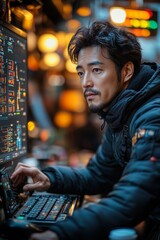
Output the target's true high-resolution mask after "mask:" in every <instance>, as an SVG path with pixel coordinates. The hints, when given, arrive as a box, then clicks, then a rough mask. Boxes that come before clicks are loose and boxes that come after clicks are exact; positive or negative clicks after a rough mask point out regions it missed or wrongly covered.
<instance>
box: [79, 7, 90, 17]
mask: <svg viewBox="0 0 160 240" xmlns="http://www.w3.org/2000/svg"><path fill="white" fill-rule="evenodd" d="M76 12H77V14H78V15H79V16H81V17H88V16H90V15H91V9H90V7H88V6H81V7H79V8H78V9H77V11H76Z"/></svg>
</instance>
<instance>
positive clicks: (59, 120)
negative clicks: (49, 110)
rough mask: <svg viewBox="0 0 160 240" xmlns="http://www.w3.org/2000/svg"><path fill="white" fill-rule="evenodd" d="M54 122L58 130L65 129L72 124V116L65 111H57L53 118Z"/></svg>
mask: <svg viewBox="0 0 160 240" xmlns="http://www.w3.org/2000/svg"><path fill="white" fill-rule="evenodd" d="M54 122H55V124H56V125H57V126H58V127H60V128H67V127H69V126H70V125H71V123H72V114H71V113H68V112H65V111H59V112H57V113H56V115H55V117H54Z"/></svg>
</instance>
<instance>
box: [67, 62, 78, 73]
mask: <svg viewBox="0 0 160 240" xmlns="http://www.w3.org/2000/svg"><path fill="white" fill-rule="evenodd" d="M65 67H66V70H67V71H68V72H71V73H76V65H75V64H74V63H72V62H71V60H70V59H68V60H67V61H66V65H65Z"/></svg>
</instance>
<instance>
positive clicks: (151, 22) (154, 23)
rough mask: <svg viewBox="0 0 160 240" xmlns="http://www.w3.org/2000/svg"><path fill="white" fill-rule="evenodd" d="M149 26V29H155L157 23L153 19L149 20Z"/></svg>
mask: <svg viewBox="0 0 160 240" xmlns="http://www.w3.org/2000/svg"><path fill="white" fill-rule="evenodd" d="M149 26H150V28H151V29H157V28H158V23H157V22H156V21H154V20H150V21H149Z"/></svg>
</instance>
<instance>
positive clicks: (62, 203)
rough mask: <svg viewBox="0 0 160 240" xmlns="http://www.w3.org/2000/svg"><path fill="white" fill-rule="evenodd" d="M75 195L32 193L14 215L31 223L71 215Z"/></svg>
mask: <svg viewBox="0 0 160 240" xmlns="http://www.w3.org/2000/svg"><path fill="white" fill-rule="evenodd" d="M76 205H77V196H74V195H58V194H49V193H42V194H41V193H34V194H32V195H31V196H30V197H29V199H28V200H27V201H26V202H25V203H24V205H23V206H22V207H21V208H20V209H19V210H18V212H17V213H16V214H15V215H14V218H16V219H19V220H28V221H30V222H33V223H47V224H48V223H53V222H57V221H62V220H65V218H66V217H67V216H68V215H72V213H73V211H74V209H75V207H76Z"/></svg>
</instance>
